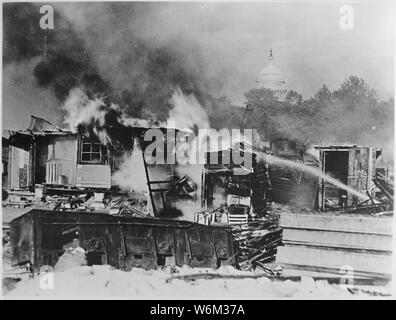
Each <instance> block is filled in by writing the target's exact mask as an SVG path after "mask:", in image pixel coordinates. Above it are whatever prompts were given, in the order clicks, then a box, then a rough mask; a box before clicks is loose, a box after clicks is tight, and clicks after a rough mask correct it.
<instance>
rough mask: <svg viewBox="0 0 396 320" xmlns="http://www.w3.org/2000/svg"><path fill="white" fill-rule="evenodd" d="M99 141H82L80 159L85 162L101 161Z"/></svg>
mask: <svg viewBox="0 0 396 320" xmlns="http://www.w3.org/2000/svg"><path fill="white" fill-rule="evenodd" d="M100 150H101V147H100V143H96V142H83V143H82V148H81V161H82V162H85V163H101V161H102V159H101V152H100Z"/></svg>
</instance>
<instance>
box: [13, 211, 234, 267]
mask: <svg viewBox="0 0 396 320" xmlns="http://www.w3.org/2000/svg"><path fill="white" fill-rule="evenodd" d="M10 228H11V248H12V264H13V265H14V266H17V265H26V264H29V267H30V269H31V271H35V272H37V271H39V270H40V268H41V267H42V266H44V265H49V266H55V264H56V262H57V261H58V259H59V257H60V256H61V255H62V254H63V252H65V250H66V249H68V248H70V247H81V248H83V249H84V250H85V252H86V256H87V262H88V265H93V264H109V265H111V266H114V267H115V268H119V269H122V270H130V269H131V268H132V267H141V268H145V269H155V268H158V267H161V266H167V265H169V266H182V265H184V264H187V265H189V266H192V267H219V266H220V265H221V264H222V263H223V262H224V261H227V263H229V264H234V263H235V259H234V257H233V251H234V250H233V242H232V237H231V234H230V232H229V230H228V229H227V228H225V227H221V226H205V225H200V224H196V223H193V222H188V221H180V220H172V219H157V218H135V217H129V216H122V217H121V216H111V215H107V214H100V213H89V214H88V213H81V212H53V211H49V210H35V209H34V210H31V211H29V212H28V213H26V214H24V215H23V216H20V217H18V218H16V219H14V220H13V221H12V222H11V224H10Z"/></svg>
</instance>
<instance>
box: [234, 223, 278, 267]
mask: <svg viewBox="0 0 396 320" xmlns="http://www.w3.org/2000/svg"><path fill="white" fill-rule="evenodd" d="M231 230H232V235H233V239H234V246H235V248H236V254H235V256H236V262H237V266H238V267H239V268H240V269H241V270H254V269H256V268H260V269H261V270H263V271H265V272H267V273H268V274H269V275H277V274H278V271H279V270H278V268H276V266H274V265H271V263H272V262H273V261H274V260H275V256H276V252H277V247H278V246H279V245H281V244H282V229H281V228H280V227H279V225H278V219H277V217H271V218H267V219H265V220H258V221H254V222H250V223H245V224H238V225H237V224H235V225H231Z"/></svg>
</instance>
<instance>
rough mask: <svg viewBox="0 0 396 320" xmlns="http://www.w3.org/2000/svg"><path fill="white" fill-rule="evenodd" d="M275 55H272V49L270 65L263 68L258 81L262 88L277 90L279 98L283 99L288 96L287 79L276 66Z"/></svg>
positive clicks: (269, 59)
mask: <svg viewBox="0 0 396 320" xmlns="http://www.w3.org/2000/svg"><path fill="white" fill-rule="evenodd" d="M273 60H274V57H273V55H272V49H270V54H269V57H268V61H269V63H268V65H267V66H266V67H265V68H264V69H262V70H261V72H260V74H259V78H258V81H257V83H258V84H259V87H260V88H267V89H271V90H272V91H274V92H275V95H276V96H277V97H278V99H279V100H283V99H284V98H285V97H286V92H287V89H286V81H285V80H284V78H283V76H282V72H281V71H280V70H279V69H278V68H277V67H275V66H274V64H273Z"/></svg>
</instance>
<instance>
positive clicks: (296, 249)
mask: <svg viewBox="0 0 396 320" xmlns="http://www.w3.org/2000/svg"><path fill="white" fill-rule="evenodd" d="M276 261H277V263H279V264H280V265H281V266H282V265H283V264H293V265H299V266H302V267H303V266H310V267H324V268H334V269H338V270H339V269H340V268H341V267H342V266H345V265H348V266H351V267H352V268H353V269H354V270H355V271H357V272H372V273H380V274H386V275H391V273H392V255H390V254H367V253H355V252H348V251H340V250H324V249H317V248H309V247H303V246H285V247H278V252H277V255H276Z"/></svg>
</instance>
